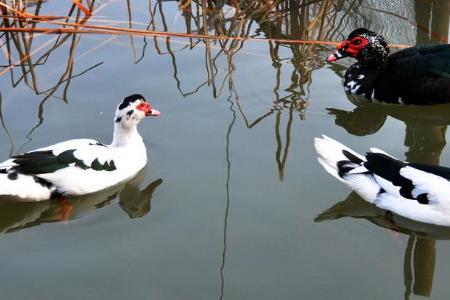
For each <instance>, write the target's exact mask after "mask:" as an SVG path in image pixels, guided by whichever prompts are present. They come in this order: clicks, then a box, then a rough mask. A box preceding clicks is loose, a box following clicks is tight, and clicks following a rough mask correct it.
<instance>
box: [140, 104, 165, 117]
mask: <svg viewBox="0 0 450 300" xmlns="http://www.w3.org/2000/svg"><path fill="white" fill-rule="evenodd" d="M136 109H138V110H140V111H143V112H144V114H145V115H146V116H159V115H160V114H161V113H160V112H159V111H158V110H156V109H154V108H152V106H151V105H150V103H148V102H145V101H141V102H140V103H139V104H138V105H137V106H136Z"/></svg>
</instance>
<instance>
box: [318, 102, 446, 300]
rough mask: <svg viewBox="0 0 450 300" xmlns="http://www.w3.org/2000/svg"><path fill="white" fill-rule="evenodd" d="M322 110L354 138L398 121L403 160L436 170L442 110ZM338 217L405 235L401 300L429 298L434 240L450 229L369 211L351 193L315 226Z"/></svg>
mask: <svg viewBox="0 0 450 300" xmlns="http://www.w3.org/2000/svg"><path fill="white" fill-rule="evenodd" d="M328 110H329V113H330V114H331V115H333V116H334V117H335V123H336V125H338V126H340V127H342V128H344V129H345V130H346V131H347V132H349V133H351V134H353V135H357V136H364V135H370V134H374V133H376V132H377V131H379V130H380V129H381V128H382V127H383V125H384V122H385V121H386V119H387V118H388V117H392V118H395V119H397V120H400V121H402V122H403V123H404V124H405V125H406V128H405V138H404V145H405V146H406V147H407V151H406V153H405V156H406V160H407V161H411V162H417V163H426V164H434V165H439V162H440V156H441V153H442V150H443V149H444V147H445V144H446V140H445V133H446V130H447V126H448V124H450V105H448V104H445V105H436V106H426V107H425V106H419V107H418V106H398V105H397V106H394V105H373V104H368V105H363V106H358V107H356V108H355V109H354V110H352V111H345V110H340V109H335V108H332V109H328ZM344 216H350V217H355V218H365V219H367V220H369V221H371V222H373V223H375V224H377V225H379V226H383V227H386V228H389V229H391V230H395V231H399V232H403V233H405V234H408V235H409V240H408V247H407V248H406V250H405V256H404V283H405V299H409V297H410V295H411V293H413V294H415V295H420V296H426V297H429V296H430V295H431V291H432V284H433V275H434V269H435V261H436V241H435V239H448V238H450V229H448V228H440V227H438V226H432V225H427V224H421V223H417V222H414V221H411V220H407V219H404V218H401V217H399V216H394V215H392V214H391V213H389V212H386V211H383V210H380V209H377V208H375V207H374V206H372V205H371V204H369V203H367V202H366V201H364V200H362V199H361V198H360V197H359V196H358V195H356V193H353V192H352V193H351V194H350V195H349V196H348V197H347V199H346V200H344V201H342V202H339V203H338V204H336V205H334V206H333V207H331V208H330V209H328V210H327V211H325V212H323V213H322V214H320V215H319V216H318V217H317V218H316V221H323V220H327V219H336V218H341V217H344Z"/></svg>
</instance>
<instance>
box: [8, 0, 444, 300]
mask: <svg viewBox="0 0 450 300" xmlns="http://www.w3.org/2000/svg"><path fill="white" fill-rule="evenodd" d="M67 2H68V3H69V4H70V2H69V1H67ZM88 2H89V1H88ZM102 2H103V1H95V0H92V1H90V2H89V3H90V9H91V10H93V11H94V12H95V9H97V8H100V7H104V6H107V5H111V3H113V2H114V1H112V2H105V3H102ZM166 2H169V1H148V5H147V8H148V15H149V19H148V20H146V22H145V24H146V28H147V29H148V30H158V29H161V28H162V29H163V31H166V32H169V31H171V32H175V31H179V29H178V28H175V29H174V28H171V26H173V25H172V24H170V22H168V17H167V15H169V12H168V10H169V8H167V6H166V4H167V3H166ZM172 2H173V1H172ZM410 2H411V1H409V2H408V3H409V4H405V7H404V9H403V11H405V12H406V13H405V15H402V16H400V15H395V14H393V13H392V12H391V10H392V7H391V6H392V5H397V6H398V5H401V4H397V3H393V2H392V1H373V0H366V1H364V0H338V1H331V0H322V1H310V0H300V1H290V0H271V1H269V0H264V1H234V0H230V1H206V0H198V1H194V0H182V1H178V2H174V3H177V5H178V12H179V16H181V18H182V20H183V22H184V28H183V30H184V32H186V33H188V34H201V35H213V36H224V37H229V38H223V39H218V40H216V41H212V40H210V39H206V38H205V39H201V38H190V39H187V40H181V42H180V40H179V39H177V40H175V38H173V37H165V38H162V37H156V36H155V37H143V38H142V41H140V39H141V38H138V37H136V36H132V35H130V37H129V43H130V47H131V49H132V57H133V63H134V64H139V63H141V62H142V61H143V58H144V57H145V55H146V52H148V51H149V48H151V47H153V49H152V50H154V52H155V53H156V54H157V55H160V56H161V57H167V58H168V59H170V61H171V66H172V77H173V81H174V83H175V85H176V87H177V89H178V91H179V93H180V95H182V96H183V97H186V98H189V97H191V96H193V95H195V94H196V93H198V92H199V91H200V90H202V89H208V90H209V91H210V92H211V95H212V96H213V98H219V97H221V96H223V94H224V91H225V92H230V95H231V96H229V97H228V96H227V101H228V102H229V103H230V106H229V109H230V111H231V113H232V118H231V121H230V124H229V127H228V128H227V131H226V135H225V137H226V150H225V153H226V154H225V155H226V166H225V167H226V170H227V175H226V184H225V188H226V191H225V195H226V203H225V211H224V228H223V250H222V253H221V263H220V269H219V273H220V281H221V282H220V294H219V298H220V299H222V298H223V297H224V290H225V276H224V270H225V262H226V254H227V253H226V251H227V229H228V225H229V224H228V222H229V213H230V205H231V200H230V188H231V185H230V184H231V158H230V151H229V150H230V145H231V137H232V135H231V132H232V129H233V126H234V124H235V120H236V117H237V116H236V114H237V113H239V114H240V116H241V117H242V119H243V120H244V122H245V126H246V127H247V128H248V129H253V128H256V127H257V126H258V125H261V124H262V123H263V122H272V123H273V127H274V132H275V134H274V137H273V141H274V144H275V146H276V151H275V154H274V156H275V163H276V172H278V175H279V178H280V180H283V178H284V175H285V169H286V166H287V162H288V155H289V147H290V145H291V143H292V138H293V136H295V135H293V133H292V128H293V124H294V120H295V119H299V120H304V119H305V118H307V116H308V115H307V111H308V107H309V103H310V101H311V99H310V98H311V97H310V94H311V93H310V87H311V84H312V78H313V76H312V74H313V72H314V71H315V70H318V69H320V68H322V67H323V66H324V58H325V56H326V53H327V52H328V51H329V50H330V48H329V47H326V46H324V45H320V44H307V43H306V44H291V43H283V42H279V41H273V40H270V39H295V40H322V41H330V40H331V41H339V40H342V38H343V37H344V36H345V35H346V34H347V33H348V32H350V31H351V30H353V29H354V28H357V27H362V26H364V27H369V28H373V27H375V28H376V29H377V31H378V32H380V33H381V34H383V35H384V36H386V37H387V38H388V40H389V41H390V42H393V43H394V42H395V43H403V44H414V43H416V42H420V43H424V42H438V41H441V42H445V38H446V37H448V26H447V28H445V26H443V25H442V24H444V25H445V24H447V25H448V15H449V14H448V11H450V8H449V7H448V5H447V6H445V5H446V3H447V4H448V2H446V0H445V1H444V0H439V1H432V3H433V5H434V6H433V5H432V6H431V7H430V4H429V3H428V2H427V4H421V2H420V1H414V3H412V2H411V3H410ZM53 3H56V2H53V1H33V6H30V7H29V8H28V11H29V12H31V13H33V14H34V15H39V14H40V13H41V11H42V9H43V6H44V4H45V5H52V4H53ZM172 4H173V3H172ZM408 5H410V6H411V7H409V6H408ZM414 5H416V6H421V5H422V6H423V5H426V6H427V7H426V8H425V9H423V8H421V9H420V10H418V12H420V13H417V14H415V10H416V9H417V7H415V6H414ZM68 6H69V8H68V12H67V17H69V18H68V19H66V20H67V21H66V22H69V21H71V22H78V23H82V24H85V23H88V22H89V21H93V20H95V16H93V17H91V18H89V17H86V16H85V15H83V13H82V12H81V11H80V9H78V8H77V7H76V6H75V5H68ZM446 12H447V13H446ZM6 13H8V12H6V11H5V10H2V15H3V16H5V15H6ZM124 14H125V18H126V19H127V22H126V25H127V27H128V28H130V29H132V28H135V27H136V26H137V25H136V24H137V22H136V21H135V20H134V17H135V16H134V10H133V5H132V2H131V1H126V9H125V10H124ZM432 16H434V18H432ZM436 16H438V17H436ZM414 18H416V19H414ZM430 18H431V19H430ZM380 20H382V22H384V23H383V24H382V25H381V26H380V25H377V24H379V22H380ZM0 23H1V26H8V27H23V26H30V27H32V26H38V25H37V24H36V23H26V24H25V23H24V22H23V21H22V20H21V19H19V18H15V19H11V18H6V17H3V18H2V19H1V20H0ZM385 23H386V24H385ZM416 23H418V30H417V31H416V33H415V34H410V33H411V30H404V29H405V28H409V29H410V28H411V26H412V25H413V24H416ZM424 24H425V25H424ZM436 24H439V25H436ZM391 25H392V26H391ZM428 25H429V26H428ZM427 26H428V27H427ZM183 30H182V31H183ZM405 32H407V34H404V33H405ZM436 32H438V34H435V33H436ZM234 37H241V38H247V37H263V38H267V41H265V42H264V46H265V47H264V48H263V49H266V51H267V59H270V61H269V62H270V65H271V72H272V74H273V76H272V78H273V82H271V83H268V84H271V85H272V87H273V88H272V90H273V93H272V94H270V95H269V96H268V97H270V98H271V99H272V100H271V101H270V103H269V104H268V105H267V106H266V107H264V111H263V112H262V113H261V112H260V113H259V114H258V115H256V116H251V113H250V112H249V110H250V109H248V107H246V103H245V100H244V99H243V98H241V97H240V96H239V95H240V94H241V91H240V90H239V87H238V86H237V84H236V83H235V80H234V75H235V71H236V70H237V69H238V68H239V65H238V63H237V62H236V59H235V57H236V54H238V53H239V52H241V51H242V49H243V48H244V46H245V45H246V43H250V41H246V40H245V39H233V38H234ZM81 38H82V34H74V33H66V34H57V35H51V36H49V37H48V39H47V40H46V41H45V42H43V43H42V42H38V41H35V35H33V33H26V32H15V33H8V32H3V33H1V34H0V41H1V46H0V47H1V48H2V50H4V52H5V53H6V54H7V55H6V60H7V61H6V63H5V64H2V65H1V66H0V76H9V78H10V85H11V87H12V88H15V87H17V86H18V85H25V86H27V87H28V88H29V89H31V90H32V91H33V92H34V93H35V94H36V95H37V96H38V97H39V98H40V105H39V107H38V111H37V118H38V122H37V124H36V125H35V126H34V127H32V128H30V130H29V133H28V135H27V136H28V138H29V139H30V140H31V138H32V136H33V134H34V132H35V130H36V129H37V128H39V126H41V125H42V124H43V122H44V121H45V120H44V115H45V104H46V103H47V101H48V100H50V99H58V100H60V101H64V102H70V99H69V96H70V94H69V89H70V84H71V82H72V81H73V80H74V79H75V78H77V77H81V76H83V75H85V74H87V73H88V72H89V71H91V70H93V69H95V68H97V67H99V66H100V65H101V64H102V63H103V62H101V61H98V62H96V63H94V64H93V65H91V66H89V67H87V68H85V69H84V70H81V71H79V72H78V73H75V72H74V66H75V64H76V58H77V57H79V56H80V55H85V54H87V53H89V52H90V51H92V49H89V50H87V52H85V53H84V54H78V55H77V50H78V47H79V44H80V43H81ZM108 42H109V40H105V41H104V43H105V44H106V43H108ZM447 42H448V40H447ZM63 46H66V47H63ZM67 46H68V47H67ZM139 47H141V48H139ZM63 49H68V51H67V52H66V53H65V54H64V59H65V65H64V68H63V71H62V73H61V74H59V75H58V76H56V79H55V80H54V81H52V82H51V83H50V84H49V86H46V87H42V82H43V81H44V80H40V74H43V73H44V74H45V71H46V70H45V69H44V67H45V65H47V64H49V65H50V64H51V63H52V61H51V60H52V58H53V57H54V56H56V54H60V53H61V52H62V51H63ZM194 49H201V51H202V53H203V54H204V64H203V65H202V66H198V69H202V72H203V74H204V76H203V78H204V79H203V80H202V81H201V82H197V83H192V82H191V81H187V80H186V81H184V80H183V78H184V77H183V76H182V75H184V74H189V72H190V70H184V69H183V67H182V66H183V65H182V64H181V63H180V61H181V60H182V59H185V58H184V56H185V55H184V56H182V55H180V54H182V52H189V51H192V50H194ZM180 56H181V57H180ZM14 58H16V59H14ZM17 58H18V59H17ZM55 59H56V58H55ZM58 59H60V58H58ZM332 69H333V70H335V71H336V72H337V73H340V72H342V71H343V70H344V69H343V68H342V67H340V66H333V67H332ZM199 72H200V71H199ZM341 76H342V74H341ZM185 77H186V78H188V77H189V76H185ZM282 78H289V79H288V80H285V79H284V80H282ZM336 79H338V78H336ZM45 82H47V81H45ZM2 104H3V101H2V98H1V97H0V121H1V125H2V128H3V130H4V131H5V133H6V134H7V136H8V138H9V143H10V154H13V153H14V152H16V151H15V146H14V139H13V137H11V135H10V133H9V132H10V131H9V127H8V124H7V123H6V119H5V111H4V109H3V108H4V107H3V106H2ZM448 108H450V107H445V108H444V109H443V107H427V108H420V110H419V108H415V107H390V106H374V105H372V106H360V107H356V108H355V109H354V110H352V111H344V110H340V109H336V108H331V109H329V113H330V114H331V115H333V116H334V117H335V119H336V124H337V125H338V126H341V127H343V128H345V129H346V130H347V131H348V132H349V133H351V134H354V135H358V136H362V135H369V134H373V133H375V132H377V131H378V130H380V128H382V126H383V125H384V123H385V121H386V119H387V117H393V118H395V119H398V120H400V121H402V122H404V123H405V124H406V133H405V145H406V146H407V147H408V148H409V150H408V152H407V153H406V156H407V159H408V160H411V161H415V162H426V163H432V164H438V163H439V157H440V154H441V152H442V150H443V148H444V146H445V132H446V128H447V125H448V124H449V121H450V114H447V113H446V111H449V110H448ZM22 147H23V145H22ZM20 148H21V147H19V151H20ZM142 176H143V175H142V174H140V175H139V176H138V177H137V178H135V179H133V180H132V181H130V182H128V183H126V184H123V185H120V186H117V187H114V188H112V189H108V190H107V191H103V192H101V193H96V194H93V195H87V196H84V197H77V198H73V199H69V204H57V203H52V202H39V203H16V202H11V201H0V231H1V232H12V231H17V230H20V229H23V228H27V227H31V226H36V225H39V224H42V223H48V222H57V221H62V220H64V219H71V218H76V217H77V216H79V215H82V214H85V213H88V212H92V211H93V210H95V209H97V208H100V207H103V206H105V205H107V204H109V203H111V201H113V199H115V198H116V197H117V195H118V196H119V198H120V200H119V205H120V207H121V208H122V209H123V210H124V211H125V212H126V213H127V214H128V215H129V216H130V217H131V218H134V217H142V216H144V215H145V214H147V213H148V212H149V211H150V207H151V206H150V204H151V198H152V194H153V192H154V190H155V189H156V188H157V187H158V186H159V184H161V182H162V180H160V179H158V180H156V181H153V182H152V183H150V184H148V185H147V187H146V188H144V189H143V190H140V189H139V184H140V181H141V180H142V178H141V177H142ZM64 205H66V206H64ZM346 216H350V217H355V218H366V219H368V220H369V221H371V222H373V223H375V224H377V225H380V226H382V227H386V228H389V229H392V230H397V231H399V232H403V233H405V234H409V235H410V238H409V243H408V247H407V249H406V253H405V259H404V261H405V269H404V278H405V280H404V281H405V287H406V291H405V298H408V297H409V296H410V294H411V292H413V293H414V294H416V295H424V296H428V295H430V294H431V289H432V282H433V274H434V263H435V257H436V253H435V251H436V249H435V248H436V247H435V239H447V238H448V236H450V234H448V232H447V231H446V230H444V229H442V228H435V227H433V226H427V225H424V224H417V223H414V222H411V221H409V220H406V219H402V218H400V217H398V216H392V215H389V214H388V217H386V212H384V211H381V210H378V209H376V208H374V207H373V206H370V205H369V204H367V203H366V202H364V201H363V200H362V199H360V198H359V197H358V196H356V194H354V193H352V194H350V195H349V197H348V198H347V199H346V200H344V201H342V202H340V203H338V204H336V205H335V206H333V207H332V208H330V209H329V210H327V211H326V212H324V213H323V214H321V215H320V216H319V217H318V218H317V220H318V221H323V220H328V219H337V218H341V217H346ZM412 279H414V280H412Z"/></svg>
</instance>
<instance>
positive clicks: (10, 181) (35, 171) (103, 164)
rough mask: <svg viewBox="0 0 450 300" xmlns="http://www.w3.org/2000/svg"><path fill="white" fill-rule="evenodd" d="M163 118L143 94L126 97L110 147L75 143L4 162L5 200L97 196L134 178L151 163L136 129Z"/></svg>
mask: <svg viewBox="0 0 450 300" xmlns="http://www.w3.org/2000/svg"><path fill="white" fill-rule="evenodd" d="M159 114H160V113H159V111H157V110H155V109H153V108H152V107H151V105H150V104H149V103H148V102H146V101H145V98H144V97H143V96H142V95H138V94H134V95H131V96H128V97H126V98H125V99H124V100H123V102H122V103H121V104H120V105H119V106H118V108H117V111H116V115H115V118H114V120H115V122H114V135H113V141H112V143H111V144H110V145H104V144H102V143H100V142H98V141H96V140H91V139H74V140H69V141H65V142H61V143H58V144H55V145H52V146H48V147H44V148H40V149H36V150H33V151H30V152H27V153H24V154H21V155H17V156H14V157H12V158H11V159H9V160H7V161H5V162H3V163H0V195H9V196H17V197H20V198H22V199H23V200H28V201H30V200H31V201H40V200H47V199H50V198H56V197H61V196H64V195H83V194H88V193H93V192H96V191H100V190H103V189H105V188H107V187H110V186H112V185H115V184H118V183H120V182H123V181H125V180H127V179H130V178H132V177H133V176H134V175H136V174H137V173H138V172H139V171H140V170H141V169H142V168H144V167H145V165H146V163H147V152H146V148H145V144H144V142H143V140H142V137H141V136H140V135H139V133H138V131H137V125H138V123H139V122H140V121H141V120H143V119H144V118H145V117H146V116H158V115H159Z"/></svg>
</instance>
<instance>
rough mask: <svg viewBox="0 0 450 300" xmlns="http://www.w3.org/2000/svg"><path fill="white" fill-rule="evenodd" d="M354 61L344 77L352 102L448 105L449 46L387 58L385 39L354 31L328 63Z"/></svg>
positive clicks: (410, 50)
mask: <svg viewBox="0 0 450 300" xmlns="http://www.w3.org/2000/svg"><path fill="white" fill-rule="evenodd" d="M345 57H353V58H355V59H356V60H357V62H356V63H355V64H353V65H352V66H350V67H349V68H348V69H347V71H346V73H345V76H344V79H343V85H344V88H345V91H346V92H347V93H348V94H350V95H351V96H352V98H353V100H352V101H354V102H360V101H365V102H381V103H392V104H417V105H429V104H440V103H450V45H448V44H440V45H422V46H417V47H411V48H407V49H404V50H400V51H398V52H396V53H394V54H392V55H389V47H388V45H387V43H386V41H385V40H384V38H383V37H382V36H381V35H379V34H377V33H375V32H373V31H369V30H367V29H365V28H359V29H356V30H354V31H353V32H352V33H350V35H349V36H348V37H347V39H346V40H344V41H343V42H342V43H340V44H339V45H338V46H337V50H336V51H335V52H334V53H332V54H330V55H329V56H328V58H327V62H329V63H331V62H334V61H337V60H340V59H342V58H345Z"/></svg>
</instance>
